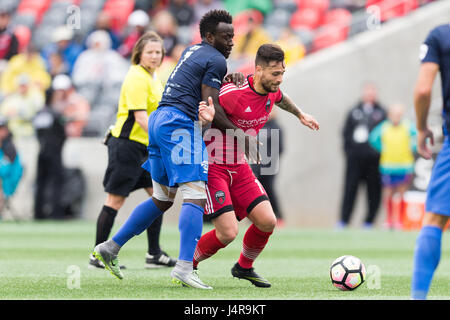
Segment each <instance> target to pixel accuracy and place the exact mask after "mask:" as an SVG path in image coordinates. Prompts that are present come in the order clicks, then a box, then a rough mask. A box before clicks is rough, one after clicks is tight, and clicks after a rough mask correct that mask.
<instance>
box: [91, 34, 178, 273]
mask: <svg viewBox="0 0 450 320" xmlns="http://www.w3.org/2000/svg"><path fill="white" fill-rule="evenodd" d="M163 59H164V46H163V40H162V39H161V37H160V36H159V35H158V34H156V33H155V32H153V31H149V32H147V33H145V34H144V35H142V36H141V37H140V38H139V40H138V41H137V42H136V44H135V46H134V48H133V53H132V57H131V62H132V65H131V66H130V69H129V70H128V73H127V75H126V77H125V80H124V82H123V84H122V88H121V92H120V99H119V109H118V111H117V120H116V123H115V125H114V127H113V128H112V130H111V134H110V136H109V137H108V138H107V143H106V144H107V146H108V167H107V169H106V173H105V177H104V180H103V186H104V187H105V191H106V193H107V196H106V200H105V203H104V206H103V208H102V210H101V212H100V215H99V217H98V219H97V234H96V239H95V245H97V244H99V243H102V242H104V241H106V240H108V237H109V235H110V233H111V229H112V227H113V224H114V219H115V217H116V215H117V212H118V210H119V209H120V208H121V207H122V206H123V204H124V202H125V199H126V198H127V197H128V195H129V194H130V192H132V191H134V190H137V189H141V188H144V189H145V190H146V191H147V193H148V195H149V196H151V195H152V193H153V188H152V179H151V177H150V174H149V173H148V171H146V170H144V169H142V168H141V164H142V163H143V162H144V161H145V160H146V159H147V156H148V154H147V145H148V128H147V126H148V116H149V115H150V113H152V112H153V111H155V110H156V108H157V107H158V103H159V101H160V100H161V96H162V92H163V90H164V88H163V86H162V84H161V82H160V80H159V79H158V77H157V74H156V68H158V67H159V66H160V65H161V63H162V60H163ZM111 67H112V68H113V67H114V66H111ZM161 224H162V215H161V216H160V218H158V219H157V220H155V221H154V222H153V224H152V225H151V226H150V227H149V228H148V229H147V237H148V252H147V255H146V267H147V268H157V267H162V266H167V267H172V266H174V265H175V263H176V260H174V259H172V258H170V257H169V256H168V255H167V253H165V252H164V251H162V250H161V248H160V246H159V234H160V230H161ZM89 265H90V266H91V267H97V268H104V266H103V264H102V262H100V261H99V260H97V259H96V258H94V257H93V256H92V255H91V256H90V259H89Z"/></svg>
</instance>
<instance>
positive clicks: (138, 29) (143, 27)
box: [117, 10, 150, 60]
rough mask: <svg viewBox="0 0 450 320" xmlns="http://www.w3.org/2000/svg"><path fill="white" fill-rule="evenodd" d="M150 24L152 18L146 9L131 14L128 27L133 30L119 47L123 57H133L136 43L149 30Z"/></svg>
mask: <svg viewBox="0 0 450 320" xmlns="http://www.w3.org/2000/svg"><path fill="white" fill-rule="evenodd" d="M149 24H150V18H149V16H148V14H147V13H145V11H143V10H135V11H133V12H132V13H131V14H130V16H129V17H128V27H130V28H131V31H130V32H129V33H128V35H127V36H126V37H125V39H124V40H123V43H122V44H121V45H120V47H119V48H118V49H117V50H118V51H119V53H120V55H121V56H122V57H124V58H126V59H127V60H128V59H129V58H130V57H131V53H132V51H133V47H134V45H135V43H136V42H137V41H138V39H139V38H140V37H141V36H142V35H143V34H144V33H145V32H146V31H147V29H148V27H149Z"/></svg>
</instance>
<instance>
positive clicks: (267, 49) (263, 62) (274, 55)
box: [255, 44, 284, 67]
mask: <svg viewBox="0 0 450 320" xmlns="http://www.w3.org/2000/svg"><path fill="white" fill-rule="evenodd" d="M271 61H276V62H282V61H284V51H283V49H281V47H280V46H279V45H276V44H263V45H262V46H260V47H259V48H258V52H257V53H256V59H255V65H257V66H263V67H265V66H267V65H268V64H269V63H270V62H271Z"/></svg>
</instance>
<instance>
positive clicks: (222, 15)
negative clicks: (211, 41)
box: [200, 10, 233, 38]
mask: <svg viewBox="0 0 450 320" xmlns="http://www.w3.org/2000/svg"><path fill="white" fill-rule="evenodd" d="M220 22H224V23H228V24H231V23H233V17H232V16H231V14H230V13H229V12H228V11H226V10H211V11H208V12H207V13H205V15H204V16H203V17H202V19H201V20H200V36H201V37H202V38H204V37H205V36H206V33H207V32H210V33H213V34H214V33H215V32H216V29H217V25H218V24H219V23H220Z"/></svg>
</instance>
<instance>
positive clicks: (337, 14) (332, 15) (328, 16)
mask: <svg viewBox="0 0 450 320" xmlns="http://www.w3.org/2000/svg"><path fill="white" fill-rule="evenodd" d="M351 21H352V14H351V13H350V11H348V10H346V9H342V8H339V9H333V10H330V11H328V12H326V13H325V16H324V19H323V23H324V24H329V23H339V24H342V25H350V23H351Z"/></svg>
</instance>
